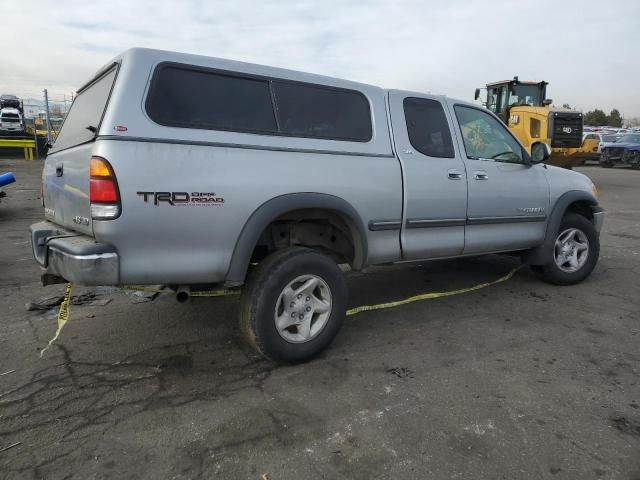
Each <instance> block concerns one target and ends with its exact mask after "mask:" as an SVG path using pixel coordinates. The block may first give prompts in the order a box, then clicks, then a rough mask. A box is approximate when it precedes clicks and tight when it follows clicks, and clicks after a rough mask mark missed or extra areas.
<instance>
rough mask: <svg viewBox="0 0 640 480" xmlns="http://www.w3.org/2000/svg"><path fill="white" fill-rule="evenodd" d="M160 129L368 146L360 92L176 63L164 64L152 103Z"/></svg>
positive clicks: (368, 130) (369, 131)
mask: <svg viewBox="0 0 640 480" xmlns="http://www.w3.org/2000/svg"><path fill="white" fill-rule="evenodd" d="M146 109H147V113H148V115H149V117H150V118H151V119H152V120H153V121H154V122H156V123H159V124H160V125H166V126H173V127H183V128H199V129H206V130H230V131H237V132H245V133H258V134H267V135H282V136H291V137H306V138H322V139H331V140H344V141H356V142H367V141H369V140H370V139H371V136H372V126H371V114H370V107H369V101H368V100H367V98H366V97H365V96H364V95H363V94H362V93H360V92H357V91H354V90H347V89H341V88H333V87H326V86H322V85H314V84H307V83H297V82H289V81H283V80H278V79H273V78H266V77H256V76H244V75H239V74H234V73H229V72H221V71H217V70H207V69H203V68H196V67H190V66H183V65H175V64H164V65H160V66H159V67H158V68H157V69H156V72H155V74H154V77H153V80H152V82H151V88H150V90H149V95H148V97H147V101H146Z"/></svg>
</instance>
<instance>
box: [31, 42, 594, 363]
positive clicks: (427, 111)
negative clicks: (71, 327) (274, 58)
mask: <svg viewBox="0 0 640 480" xmlns="http://www.w3.org/2000/svg"><path fill="white" fill-rule="evenodd" d="M548 155H549V150H548V147H546V145H544V144H543V143H539V144H534V146H533V148H532V152H531V155H530V154H529V153H528V152H527V151H525V149H524V148H523V147H522V145H521V144H520V143H518V140H517V139H516V138H515V137H514V136H513V135H511V133H510V132H509V130H508V129H507V128H505V126H504V125H503V124H502V122H501V121H500V119H498V118H497V117H496V116H495V115H493V114H492V113H490V112H489V111H487V110H486V109H483V108H480V107H478V106H477V105H475V104H470V103H466V102H463V101H459V100H454V99H451V98H447V97H444V96H437V95H425V94H423V93H418V92H407V91H399V90H384V89H381V88H378V87H375V86H371V85H365V84H361V83H355V82H350V81H345V80H340V79H336V78H329V77H323V76H319V75H311V74H307V73H301V72H295V71H290V70H284V69H279V68H271V67H266V66H260V65H253V64H248V63H241V62H235V61H231V60H223V59H217V58H209V57H203V56H194V55H186V54H180V53H172V52H165V51H157V50H147V49H132V50H128V51H126V52H125V53H123V54H122V55H120V56H119V57H117V58H115V59H114V60H112V61H111V62H109V63H108V64H107V65H105V66H104V67H103V68H102V69H100V70H99V72H98V73H97V74H96V75H95V77H94V78H93V79H92V80H91V81H90V82H88V83H87V84H86V85H85V86H83V87H82V88H81V89H80V90H79V91H78V95H77V97H76V99H75V101H74V103H73V106H72V107H71V110H70V112H69V114H68V116H67V118H66V120H65V122H64V125H63V127H62V130H61V132H60V135H59V136H58V139H57V140H56V142H55V145H54V146H53V148H52V150H51V152H50V154H49V156H48V157H47V159H46V162H45V166H44V172H43V192H44V196H43V205H44V214H45V219H46V220H45V221H43V222H40V223H36V224H34V225H32V226H31V237H32V245H33V252H34V255H35V258H36V260H37V262H38V263H39V264H40V265H41V266H42V269H43V277H42V279H43V283H45V284H48V283H55V282H62V281H70V282H77V283H83V284H88V285H109V284H159V283H160V284H166V285H170V286H173V287H174V288H175V289H176V290H177V291H179V292H181V294H182V297H181V298H186V297H187V296H188V292H189V289H190V288H194V289H195V288H203V286H205V285H206V286H208V287H210V286H211V285H212V284H213V285H219V286H225V287H237V286H240V285H243V284H244V287H243V289H242V295H241V301H240V325H241V327H242V329H243V330H244V332H245V333H246V336H247V338H248V340H249V342H250V343H251V344H252V345H253V346H254V347H255V348H257V350H258V351H260V352H261V353H263V354H264V355H266V356H267V357H269V358H272V359H275V360H280V361H288V362H296V361H304V360H307V359H310V358H312V357H313V356H314V355H316V354H318V353H319V352H320V351H321V350H322V349H323V348H325V347H326V346H327V345H328V344H329V343H330V342H331V341H332V339H333V338H334V337H335V335H336V333H337V332H338V329H339V328H340V325H341V323H342V320H343V317H344V314H345V307H346V303H347V292H346V287H345V282H344V279H343V274H342V269H341V268H339V265H341V264H348V265H349V266H350V267H351V268H352V269H353V270H361V269H363V268H365V267H367V266H369V265H376V264H388V263H393V262H405V261H413V260H415V261H418V260H420V261H422V260H425V259H440V258H452V257H461V256H468V255H479V254H486V253H496V252H517V253H519V254H520V255H521V257H522V260H523V261H524V262H525V263H527V264H529V265H531V266H532V268H533V269H534V271H535V272H537V273H538V274H539V275H540V277H541V278H542V279H544V280H546V281H549V282H552V283H555V284H572V283H576V282H579V281H581V280H583V279H584V278H585V277H587V276H588V275H589V274H590V273H591V271H592V270H593V268H594V266H595V264H596V262H597V260H598V255H599V231H600V227H601V225H602V221H603V215H604V214H603V211H602V209H601V208H600V207H599V206H598V202H597V199H596V189H595V187H594V185H593V184H592V183H591V181H590V180H589V179H588V178H587V177H586V176H584V175H581V174H579V173H576V172H572V171H568V170H563V169H559V168H554V167H550V166H547V165H545V164H544V163H542V162H544V160H545V159H546V158H547V157H548Z"/></svg>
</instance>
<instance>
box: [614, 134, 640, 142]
mask: <svg viewBox="0 0 640 480" xmlns="http://www.w3.org/2000/svg"><path fill="white" fill-rule="evenodd" d="M618 143H640V133H632V134H630V135H623V136H621V137H620V139H619V140H618Z"/></svg>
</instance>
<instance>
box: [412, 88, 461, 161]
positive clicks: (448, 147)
mask: <svg viewBox="0 0 640 480" xmlns="http://www.w3.org/2000/svg"><path fill="white" fill-rule="evenodd" d="M403 104H404V117H405V120H406V122H407V133H408V134H409V141H410V142H411V145H412V146H413V148H415V149H416V150H417V151H419V152H420V153H422V154H423V155H427V156H429V157H441V158H453V157H454V152H453V142H452V140H451V131H450V130H449V125H448V123H447V117H446V116H445V114H444V109H443V108H442V104H441V103H440V102H438V101H437V100H430V99H427V98H414V97H409V98H405V99H404V102H403Z"/></svg>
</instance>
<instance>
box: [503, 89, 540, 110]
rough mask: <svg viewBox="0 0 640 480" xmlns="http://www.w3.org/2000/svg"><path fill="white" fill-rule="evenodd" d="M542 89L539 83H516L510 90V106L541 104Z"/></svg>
mask: <svg viewBox="0 0 640 480" xmlns="http://www.w3.org/2000/svg"><path fill="white" fill-rule="evenodd" d="M541 103H542V100H541V99H540V89H539V88H538V85H516V86H514V87H512V91H511V92H509V102H508V105H509V106H513V105H532V106H535V105H540V104H541Z"/></svg>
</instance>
